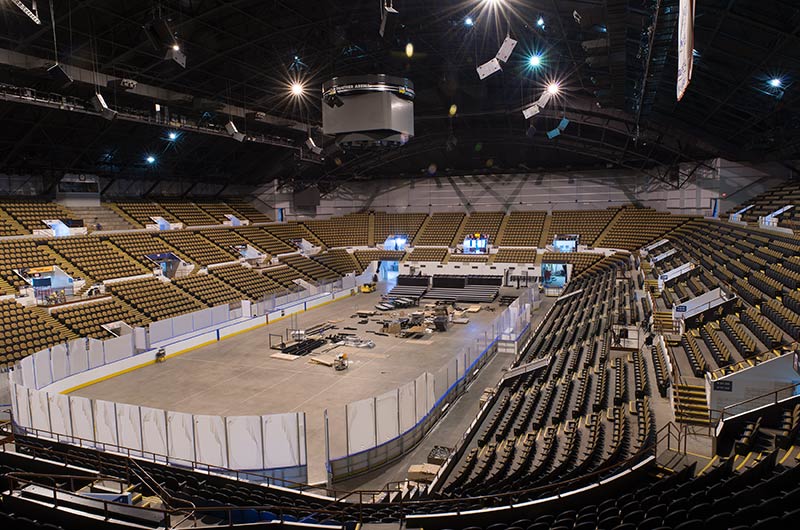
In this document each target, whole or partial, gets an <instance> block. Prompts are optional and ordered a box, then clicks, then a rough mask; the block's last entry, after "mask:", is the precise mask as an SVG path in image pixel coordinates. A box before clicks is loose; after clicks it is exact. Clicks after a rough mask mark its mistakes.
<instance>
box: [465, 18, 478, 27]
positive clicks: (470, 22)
mask: <svg viewBox="0 0 800 530" xmlns="http://www.w3.org/2000/svg"><path fill="white" fill-rule="evenodd" d="M464 25H465V26H468V27H472V26H474V25H475V21H474V20H472V17H467V18H465V19H464Z"/></svg>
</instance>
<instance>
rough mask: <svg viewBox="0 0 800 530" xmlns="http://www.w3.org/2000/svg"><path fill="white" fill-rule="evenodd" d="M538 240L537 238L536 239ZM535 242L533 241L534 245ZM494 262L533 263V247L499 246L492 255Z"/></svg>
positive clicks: (534, 259) (534, 254)
mask: <svg viewBox="0 0 800 530" xmlns="http://www.w3.org/2000/svg"><path fill="white" fill-rule="evenodd" d="M537 241H538V239H537ZM535 245H536V244H535V243H534V246H535ZM494 262H495V263H531V264H533V263H535V262H536V249H535V248H501V249H499V250H498V251H497V253H496V254H495V255H494Z"/></svg>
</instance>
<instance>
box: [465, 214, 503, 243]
mask: <svg viewBox="0 0 800 530" xmlns="http://www.w3.org/2000/svg"><path fill="white" fill-rule="evenodd" d="M503 217H505V214H504V213H503V212H474V213H471V214H470V215H469V216H468V217H467V221H466V222H465V223H464V224H463V226H462V227H461V230H460V231H459V233H458V235H457V236H456V243H461V242H462V241H464V238H465V237H466V236H467V235H469V234H483V235H487V236H489V244H490V245H495V246H496V245H497V232H498V231H499V230H500V224H501V223H502V222H503Z"/></svg>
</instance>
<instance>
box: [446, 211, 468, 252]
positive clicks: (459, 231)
mask: <svg viewBox="0 0 800 530" xmlns="http://www.w3.org/2000/svg"><path fill="white" fill-rule="evenodd" d="M467 221H469V214H467V215H465V216H464V218H463V219H461V224H460V225H458V228H456V234H455V235H454V236H453V240H452V241H451V242H450V248H456V247H457V246H458V245H460V244H461V243H463V242H464V240H463V239H462V240H461V241H459V236H461V234H462V233H463V232H464V229H465V227H466V226H467Z"/></svg>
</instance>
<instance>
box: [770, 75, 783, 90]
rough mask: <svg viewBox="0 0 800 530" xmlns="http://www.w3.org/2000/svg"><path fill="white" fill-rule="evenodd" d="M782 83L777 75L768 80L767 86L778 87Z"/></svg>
mask: <svg viewBox="0 0 800 530" xmlns="http://www.w3.org/2000/svg"><path fill="white" fill-rule="evenodd" d="M781 85H783V81H782V80H781V79H780V78H778V77H773V78H772V79H770V80H769V86H771V87H772V88H780V87H781Z"/></svg>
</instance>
